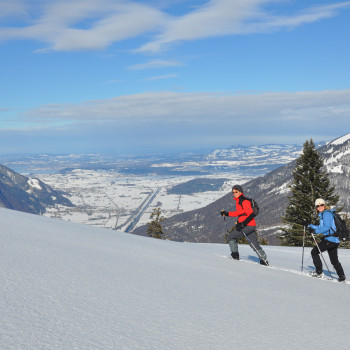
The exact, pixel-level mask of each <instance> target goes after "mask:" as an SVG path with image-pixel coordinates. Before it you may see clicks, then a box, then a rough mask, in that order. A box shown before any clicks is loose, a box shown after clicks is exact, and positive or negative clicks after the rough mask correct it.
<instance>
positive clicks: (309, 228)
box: [307, 226, 316, 233]
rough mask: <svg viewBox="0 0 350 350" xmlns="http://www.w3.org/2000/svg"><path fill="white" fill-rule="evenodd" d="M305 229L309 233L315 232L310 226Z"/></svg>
mask: <svg viewBox="0 0 350 350" xmlns="http://www.w3.org/2000/svg"><path fill="white" fill-rule="evenodd" d="M307 229H308V230H309V232H310V233H316V231H315V229H314V228H312V227H310V226H308V228H307Z"/></svg>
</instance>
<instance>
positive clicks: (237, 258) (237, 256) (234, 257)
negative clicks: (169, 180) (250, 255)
mask: <svg viewBox="0 0 350 350" xmlns="http://www.w3.org/2000/svg"><path fill="white" fill-rule="evenodd" d="M231 256H232V259H235V260H239V253H237V252H234V253H231Z"/></svg>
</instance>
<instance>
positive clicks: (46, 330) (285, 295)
mask: <svg viewBox="0 0 350 350" xmlns="http://www.w3.org/2000/svg"><path fill="white" fill-rule="evenodd" d="M0 225H1V230H0V278H1V287H0V310H1V317H0V349H6V350H12V349H13V350H19V349H33V350H41V349H43V350H44V349H45V350H47V349H94V350H99V349H101V350H102V349H103V350H108V349H135V350H140V349H147V350H148V349H161V350H164V349H167V350H172V349H174V350H175V349H176V350H178V349H181V350H182V349H198V350H202V349H208V350H212V349H219V350H220V349H230V350H232V349H237V350H240V349H246V350H256V349H260V350H297V349H298V350H299V349H308V350H319V349H321V348H322V349H337V350H347V349H349V346H350V337H349V334H350V323H349V307H350V286H349V284H345V283H338V282H332V281H328V280H319V279H315V278H311V277H308V276H303V275H301V274H300V265H301V252H302V251H301V248H286V247H275V246H273V247H269V246H266V247H264V249H265V250H266V253H267V255H268V258H269V261H270V263H271V265H272V266H273V267H272V268H267V267H263V266H260V265H258V264H257V263H256V261H257V259H256V257H255V255H254V254H253V252H252V250H251V249H250V248H249V247H247V246H243V245H241V246H240V252H241V257H242V259H243V260H242V261H240V262H237V261H233V260H232V259H228V258H227V256H228V246H226V245H221V244H195V243H180V242H170V241H162V240H156V239H151V238H146V237H140V236H134V235H131V234H127V233H124V232H120V231H114V230H103V229H101V228H96V227H91V226H87V225H81V224H77V223H71V222H65V221H60V220H53V219H50V218H45V217H40V216H35V215H30V214H25V213H21V212H15V211H11V210H7V209H3V208H1V209H0ZM309 252H310V249H306V253H305V269H304V270H305V273H307V272H310V271H311V270H312V266H311V265H312V264H311V261H310V260H308V258H309V256H310V254H309ZM339 255H340V260H341V262H342V263H343V266H344V270H345V272H347V273H348V274H350V251H349V250H341V251H340V254H339ZM326 259H327V261H328V264H329V260H328V257H327V258H326Z"/></svg>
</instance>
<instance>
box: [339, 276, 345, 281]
mask: <svg viewBox="0 0 350 350" xmlns="http://www.w3.org/2000/svg"><path fill="white" fill-rule="evenodd" d="M345 280H346V277H345V275H341V276H339V278H338V282H344V281H345Z"/></svg>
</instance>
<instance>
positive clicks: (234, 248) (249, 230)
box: [227, 226, 266, 260]
mask: <svg viewBox="0 0 350 350" xmlns="http://www.w3.org/2000/svg"><path fill="white" fill-rule="evenodd" d="M255 228H256V227H255V226H245V227H244V228H243V230H242V231H243V232H244V233H245V234H246V236H247V237H248V239H249V241H248V243H249V245H250V246H251V247H252V249H253V250H255V251H256V253H257V255H258V257H259V258H263V259H264V260H266V253H265V252H264V250H263V249H262V248H261V246H260V244H259V241H258V236H257V234H256V231H255ZM242 231H236V230H233V231H231V232H230V233H229V234H228V237H227V240H228V244H229V246H230V249H231V252H232V253H238V244H237V239H239V238H241V237H244V235H243V233H242Z"/></svg>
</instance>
